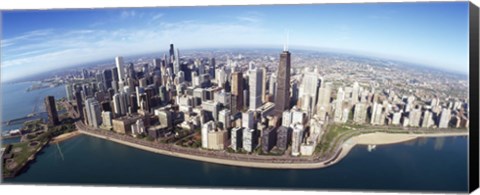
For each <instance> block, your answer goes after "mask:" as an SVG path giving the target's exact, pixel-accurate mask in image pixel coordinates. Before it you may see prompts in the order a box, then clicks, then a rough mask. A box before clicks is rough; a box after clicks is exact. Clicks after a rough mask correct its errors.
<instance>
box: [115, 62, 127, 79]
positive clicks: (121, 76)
mask: <svg viewBox="0 0 480 195" xmlns="http://www.w3.org/2000/svg"><path fill="white" fill-rule="evenodd" d="M115 64H116V65H117V71H118V80H119V81H120V82H124V81H125V70H124V69H123V58H122V57H120V56H117V57H116V58H115Z"/></svg>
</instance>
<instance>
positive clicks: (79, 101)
mask: <svg viewBox="0 0 480 195" xmlns="http://www.w3.org/2000/svg"><path fill="white" fill-rule="evenodd" d="M75 100H76V101H77V112H78V114H79V115H80V119H82V120H83V105H82V94H81V93H80V91H76V92H75Z"/></svg>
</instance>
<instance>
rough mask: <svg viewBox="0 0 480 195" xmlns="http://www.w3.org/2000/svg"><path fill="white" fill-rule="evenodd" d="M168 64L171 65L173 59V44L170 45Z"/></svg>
mask: <svg viewBox="0 0 480 195" xmlns="http://www.w3.org/2000/svg"><path fill="white" fill-rule="evenodd" d="M169 57H170V58H169V62H170V63H172V61H173V59H175V50H174V48H173V44H170V56H169Z"/></svg>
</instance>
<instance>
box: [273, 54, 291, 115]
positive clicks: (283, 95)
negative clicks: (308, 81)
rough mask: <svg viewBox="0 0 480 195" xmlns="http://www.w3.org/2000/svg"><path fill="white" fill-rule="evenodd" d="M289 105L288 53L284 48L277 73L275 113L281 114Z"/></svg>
mask: <svg viewBox="0 0 480 195" xmlns="http://www.w3.org/2000/svg"><path fill="white" fill-rule="evenodd" d="M289 105H290V52H288V49H287V47H286V46H285V47H284V49H283V52H282V53H281V54H280V64H279V65H278V73H277V90H276V94H275V113H276V114H277V115H280V114H282V112H283V111H284V110H287V109H289V107H290V106H289Z"/></svg>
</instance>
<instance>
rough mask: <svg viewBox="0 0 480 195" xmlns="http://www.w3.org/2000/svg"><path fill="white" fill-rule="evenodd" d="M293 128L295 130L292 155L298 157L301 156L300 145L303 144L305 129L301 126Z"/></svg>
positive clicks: (297, 125) (294, 125) (296, 125)
mask: <svg viewBox="0 0 480 195" xmlns="http://www.w3.org/2000/svg"><path fill="white" fill-rule="evenodd" d="M291 127H292V129H293V133H292V155H293V156H298V155H300V144H301V143H302V139H303V132H304V127H303V125H301V124H293V125H292V126H291Z"/></svg>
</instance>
